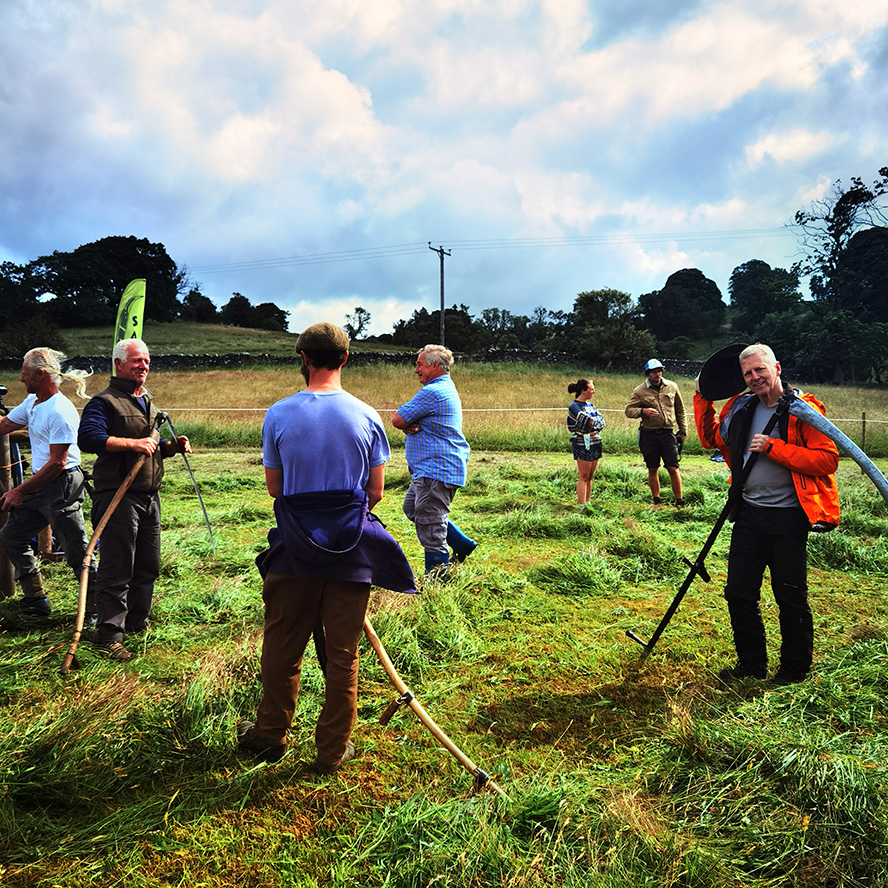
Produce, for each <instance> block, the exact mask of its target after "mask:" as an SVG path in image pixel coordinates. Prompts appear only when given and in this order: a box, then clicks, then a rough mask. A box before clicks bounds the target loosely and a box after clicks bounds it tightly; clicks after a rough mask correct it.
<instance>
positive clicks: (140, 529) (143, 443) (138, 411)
mask: <svg viewBox="0 0 888 888" xmlns="http://www.w3.org/2000/svg"><path fill="white" fill-rule="evenodd" d="M111 357H112V360H113V362H114V372H115V374H116V375H114V376H112V377H111V380H110V383H109V385H108V387H107V388H105V389H103V390H102V391H100V392H99V393H98V394H97V395H94V396H93V397H92V398H91V400H90V401H89V403H88V404H87V405H86V407H84V408H83V415H82V416H81V418H80V429H79V432H78V436H77V442H78V444H79V446H80V449H81V450H82V451H83V452H84V453H96V454H98V456H97V458H96V461H95V465H94V466H93V487H94V489H95V492H94V493H93V508H92V522H93V526H94V527H95V526H96V525H98V524H99V522H100V521H101V520H102V516H103V515H104V514H105V511H106V510H107V508H108V506H109V504H110V503H111V500H112V499H114V495H115V494H116V493H117V491H118V490H119V489H120V485H121V483H122V482H123V480H124V478H125V477H126V476H127V474H128V473H129V471H130V469H131V468H132V466H133V465H134V464H135V462H136V461H137V460H138V458H139V457H140V456H143V455H144V456H145V457H147V458H146V460H145V462H144V464H143V465H142V468H141V469H140V471H139V473H138V474H137V475H136V477H135V479H134V480H133V482H132V484H130V486H129V488H128V489H127V491H126V493H125V494H124V495H123V498H122V499H121V500H120V503H119V504H118V505H117V508H116V509H115V510H114V513H113V514H112V515H111V518H110V520H109V521H108V523H107V524H106V525H105V529H104V530H103V531H102V537H101V545H102V553H101V557H100V558H99V571H98V576H97V579H96V610H97V612H98V614H97V622H96V635H95V639H94V641H93V648H94V650H95V651H96V653H98V654H100V655H102V656H105V657H107V658H108V659H110V660H116V661H126V660H132V659H133V657H134V654H133V653H131V652H130V651H129V650H128V649H127V648H126V647H125V646H124V644H123V639H124V634H127V635H136V634H141V633H144V632H146V631H147V630H148V628H149V617H150V616H151V605H152V600H153V597H154V583H155V581H156V580H157V577H158V575H159V574H160V494H159V490H160V485H161V481H162V480H163V460H164V459H166V458H167V457H170V456H173V455H175V454H176V453H179V452H180V451H184V452H185V453H191V444H190V443H189V441H188V438H186V437H185V436H184V435H180V436H179V437H178V438H177V439H176V440H174V441H166V440H161V441H157V440H156V439H155V438H154V437H152V435H151V432H152V430H153V429H154V428H155V423H156V420H157V414H158V410H157V408H156V407H155V406H154V402H153V399H152V395H151V392H149V391H148V389H147V388H145V380H146V379H147V378H148V371H149V368H150V366H151V356H150V355H149V353H148V346H146V345H145V343H144V342H143V341H142V340H141V339H124V340H121V341H120V342H118V343H117V345H115V346H114V351H113V352H112V355H111Z"/></svg>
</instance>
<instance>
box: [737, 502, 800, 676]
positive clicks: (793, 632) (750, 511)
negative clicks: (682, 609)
mask: <svg viewBox="0 0 888 888" xmlns="http://www.w3.org/2000/svg"><path fill="white" fill-rule="evenodd" d="M808 529H809V525H808V518H807V516H806V515H805V513H804V511H803V510H802V509H800V508H799V509H776V508H763V507H760V506H752V505H750V504H749V503H746V502H744V503H743V504H742V505H741V506H740V512H739V514H738V515H737V519H736V521H735V522H734V530H733V532H732V533H731V549H730V553H729V554H728V582H727V584H726V586H725V599H726V600H727V602H728V611H729V613H730V615H731V628H732V629H733V631H734V645H735V647H736V648H737V659H738V661H739V663H740V665H741V666H743V667H744V668H745V669H746V670H747V671H749V672H753V673H756V672H758V673H764V672H765V671H766V670H767V668H768V653H767V646H766V642H765V626H764V623H763V622H762V612H761V606H760V598H761V590H762V578H763V577H764V573H765V568H768V569H770V572H771V590H772V591H773V593H774V600H775V601H776V602H777V607H778V608H779V611H780V634H781V638H782V641H781V645H780V668H781V671H783V672H784V673H786V674H788V675H791V676H793V677H795V678H802V677H804V676H805V675H807V674H808V672H809V670H810V669H811V661H812V659H813V656H814V621H813V618H812V616H811V608H810V607H809V606H808V566H807V554H808V553H807V550H808Z"/></svg>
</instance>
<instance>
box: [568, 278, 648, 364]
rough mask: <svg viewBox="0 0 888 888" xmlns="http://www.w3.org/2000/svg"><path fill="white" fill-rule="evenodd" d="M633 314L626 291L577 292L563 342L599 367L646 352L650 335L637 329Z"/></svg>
mask: <svg viewBox="0 0 888 888" xmlns="http://www.w3.org/2000/svg"><path fill="white" fill-rule="evenodd" d="M636 317H637V313H636V311H635V309H634V307H633V305H632V297H631V296H630V295H629V294H628V293H623V292H622V291H620V290H612V289H604V290H589V291H586V292H584V293H578V294H577V298H576V300H575V301H574V308H573V312H572V313H571V316H570V323H569V324H568V330H567V331H566V334H567V335H566V337H565V339H566V341H565V342H563V346H564V347H565V348H567V349H570V350H571V351H575V352H576V354H577V357H578V358H581V359H582V360H584V361H588V362H589V363H590V364H595V365H596V366H599V367H605V366H607V365H608V364H610V363H611V362H612V361H617V360H625V359H631V358H637V357H639V355H643V354H649V353H651V352H653V350H654V342H653V339H652V337H651V335H650V333H648V332H647V331H646V330H641V329H639V327H638V326H637V324H636Z"/></svg>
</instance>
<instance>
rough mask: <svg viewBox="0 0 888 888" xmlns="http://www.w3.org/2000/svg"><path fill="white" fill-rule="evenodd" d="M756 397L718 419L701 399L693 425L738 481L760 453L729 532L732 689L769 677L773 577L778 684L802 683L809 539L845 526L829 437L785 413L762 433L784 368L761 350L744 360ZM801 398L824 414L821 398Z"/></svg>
mask: <svg viewBox="0 0 888 888" xmlns="http://www.w3.org/2000/svg"><path fill="white" fill-rule="evenodd" d="M739 360H740V369H741V371H742V373H743V379H744V381H745V382H746V384H747V386H748V387H749V391H748V392H744V393H743V394H740V395H736V396H735V397H733V398H731V399H730V400H729V401H728V402H727V403H726V404H725V406H724V407H723V408H722V410H721V412H720V414H719V416H718V419H716V417H715V408H714V406H713V402H712V401H707V400H706V399H705V398H704V397H703V396H702V395H701V394H700V391H699V380H698V385H697V392H696V393H695V395H694V421H695V423H696V426H697V434H698V435H699V436H700V442H701V443H702V444H703V446H704V447H708V448H713V447H717V448H718V449H719V451H720V452H721V453H722V455H723V456H724V458H725V460H726V461H727V462H728V464H729V465H730V466H731V467H732V470H733V473H734V482H735V483H736V481H737V479H738V478H739V476H740V474H741V470H742V467H743V465H744V463H745V462H746V460H747V459H748V458H749V455H750V454H752V453H758V454H759V456H758V458H757V459H756V461H755V463H754V465H753V468H752V471H751V472H750V474H749V476H748V477H747V479H746V482H745V483H744V485H743V491H742V496H741V497H739V498H738V503H739V505H738V507H737V509H736V510H735V514H734V515H733V516H732V517H733V519H734V528H733V531H732V533H731V547H730V552H729V554H728V580H727V583H726V585H725V599H726V600H727V602H728V611H729V613H730V616H731V628H732V630H733V633H734V646H735V647H736V649H737V663H736V664H735V665H734V666H732V667H728V668H726V669H723V670H722V671H721V672H720V673H719V677H720V678H722V679H723V680H725V681H732V680H737V679H743V678H767V675H768V655H767V648H766V644H765V627H764V623H763V622H762V614H761V608H760V604H759V601H760V597H761V587H762V579H763V577H764V572H765V568H766V567H767V568H770V571H771V589H772V590H773V592H774V598H775V600H776V602H777V606H778V608H779V610H780V633H781V637H782V643H781V646H780V667H779V669H778V670H777V672H776V674H775V675H774V677H773V679H772V683H774V684H791V683H795V682H799V681H802V680H804V678H805V676H806V675H807V674H808V672H809V671H810V669H811V661H812V659H813V654H814V622H813V618H812V616H811V609H810V607H809V606H808V583H807V574H808V570H807V544H808V532H809V530H810V529H811V528H812V527H815V529H817V530H832V529H833V528H834V527H835V526H836V525H837V524H838V523H839V495H838V489H837V488H836V479H835V471H836V469H837V468H838V465H839V452H838V449H837V448H836V445H835V444H834V443H833V442H832V441H831V440H830V439H829V438H827V437H826V435H824V434H823V433H822V432H819V431H818V430H817V429H815V428H813V427H812V426H809V425H807V424H806V423H804V422H801V421H800V420H798V419H796V418H795V417H794V416H792V415H791V414H789V413H784V414H782V415H781V416H780V417H779V419H778V422H777V425H776V426H775V427H774V430H773V431H772V432H771V434H770V436H765V435H763V434H761V432H760V431H759V430H762V429H764V427H765V425H766V423H767V421H768V419H769V418H770V417H771V416H772V415H773V414H774V412H775V411H776V409H777V402H778V401H779V400H780V396H781V395H782V394H783V383H782V381H781V379H780V362H779V361H778V360H777V359H776V357H775V356H774V352H773V351H772V350H771V349H770V348H769V347H768V346H767V345H762V344H761V343H757V344H755V345H750V346H749V347H748V348H746V349H744V350H743V351H742V352H741V353H740V356H739ZM796 394H797V395H798V396H799V397H801V398H802V399H804V401H805V402H806V403H808V404H810V405H811V406H812V407H813V408H814V409H816V410H818V411H819V412H820V413H824V414H825V412H826V411H825V408H824V406H823V404H822V403H821V402H820V401H818V400H817V399H816V398H815V397H814V396H813V395H810V394H805V393H802V392H800V391H799V390H796Z"/></svg>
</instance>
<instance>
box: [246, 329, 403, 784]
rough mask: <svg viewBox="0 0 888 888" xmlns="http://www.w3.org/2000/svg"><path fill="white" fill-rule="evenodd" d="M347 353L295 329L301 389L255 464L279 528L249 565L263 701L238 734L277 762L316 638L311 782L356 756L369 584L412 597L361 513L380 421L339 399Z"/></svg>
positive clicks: (378, 449)
mask: <svg viewBox="0 0 888 888" xmlns="http://www.w3.org/2000/svg"><path fill="white" fill-rule="evenodd" d="M348 348H349V340H348V335H347V334H346V332H345V330H343V329H342V328H340V327H337V326H336V325H335V324H330V323H320V324H313V325H312V326H310V327H307V328H306V329H305V330H303V331H302V333H301V334H300V336H299V338H298V339H297V341H296V349H297V351H298V352H299V354H300V355H301V356H302V375H303V377H304V378H305V381H306V383H307V386H306V388H305V389H303V390H302V391H299V392H296V393H295V394H293V395H290V396H289V397H287V398H284V399H283V400H281V401H278V402H276V403H275V404H273V405H272V406H271V407H270V408H269V410H268V412H267V413H266V415H265V422H264V424H263V427H262V462H263V465H264V466H265V482H266V487H267V489H268V493H269V495H270V496H271V497H273V498H274V514H275V519H276V521H277V526H276V527H273V528H272V529H271V530H270V531H269V534H268V542H269V548H268V549H267V550H266V551H265V552H263V553H261V554H260V555H259V556H258V557H257V559H256V564H257V566H258V567H259V572H260V574H261V575H262V577H263V588H262V598H263V601H264V603H265V628H264V633H263V638H262V658H261V668H262V698H261V701H260V703H259V706H258V709H257V711H256V718H255V721H242V722H239V723H238V726H237V733H238V748H239V749H240V750H241V751H242V752H245V753H247V754H249V755H250V756H252V757H253V758H255V759H258V760H260V761H266V762H276V761H279V760H280V759H281V758H282V757H283V755H284V753H285V752H286V749H287V733H288V731H289V730H290V728H291V726H292V723H293V716H294V713H295V711H296V700H297V696H298V694H299V678H300V675H301V671H302V658H303V655H304V653H305V648H306V646H307V644H308V641H309V639H310V638H311V636H312V634H314V636H315V646H316V648H317V650H318V654H319V659H320V661H321V666H322V669H323V670H324V678H325V689H324V705H323V708H322V709H321V713H320V715H319V717H318V721H317V725H316V727H315V745H316V748H317V758H316V761H315V768H316V770H317V771H318V772H320V773H321V774H333V773H335V772H337V771H338V770H339V769H340V768H341V767H342V766H343V765H344V764H345V763H346V762H348V761H349V760H351V759H352V758H353V757H354V755H355V747H354V743H353V741H352V738H351V734H352V731H353V730H354V726H355V722H356V720H357V696H358V641H359V639H360V636H361V632H362V631H363V627H364V617H365V615H366V611H367V604H368V601H369V597H370V584H371V583H373V584H375V585H377V586H380V587H382V588H385V589H391V590H392V591H394V592H405V593H411V592H416V583H415V580H414V578H413V571H412V570H411V569H410V564H409V562H408V561H407V558H406V556H405V555H404V553H403V552H402V551H401V547H400V546H399V545H398V543H397V542H396V541H395V540H394V539H393V538H392V537H391V535H390V534H389V533H388V532H387V531H386V530H385V527H384V525H383V524H382V522H381V521H380V520H379V519H378V518H377V517H376V516H375V515H374V514H373V513H372V511H371V510H372V509H373V507H374V506H376V504H377V503H378V502H379V501H380V500H381V499H382V496H383V489H384V486H385V475H384V472H385V463H386V462H388V460H389V459H390V456H391V454H390V451H389V443H388V439H387V438H386V435H385V427H384V426H383V424H382V420H381V419H380V417H379V414H378V413H377V412H376V411H375V410H374V409H373V408H372V407H370V406H369V405H367V404H365V403H364V402H363V401H360V400H358V398H356V397H354V395H351V394H349V393H348V392H346V391H345V390H344V389H343V388H342V367H343V365H344V364H345V362H346V361H347V360H348Z"/></svg>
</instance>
